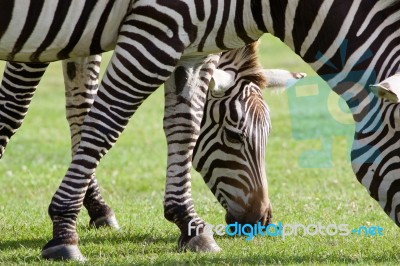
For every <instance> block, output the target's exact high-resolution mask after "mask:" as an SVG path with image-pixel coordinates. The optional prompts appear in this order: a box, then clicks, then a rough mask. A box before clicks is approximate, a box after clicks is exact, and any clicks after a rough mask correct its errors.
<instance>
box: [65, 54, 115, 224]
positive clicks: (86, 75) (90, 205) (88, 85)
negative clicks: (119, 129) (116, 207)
mask: <svg viewBox="0 0 400 266" xmlns="http://www.w3.org/2000/svg"><path fill="white" fill-rule="evenodd" d="M100 63H101V55H92V56H88V57H82V58H73V59H67V60H63V62H62V66H63V74H64V83H65V99H66V116H67V120H68V124H69V127H70V131H71V151H72V155H74V154H75V153H76V150H77V149H78V146H79V142H80V139H81V126H82V123H83V119H84V118H85V116H86V115H87V113H88V112H89V109H90V107H91V106H92V104H93V100H94V97H95V96H96V94H97V90H98V86H99V74H100ZM83 205H84V206H85V208H86V209H87V211H88V213H89V216H90V223H89V224H90V225H91V226H93V227H95V228H98V227H111V228H114V229H119V225H118V222H117V219H116V218H115V214H114V212H113V211H112V209H111V208H110V207H109V206H108V205H107V204H106V203H105V201H104V199H103V198H102V196H101V194H100V188H99V185H98V183H97V180H96V177H95V176H94V175H93V177H92V179H91V182H90V184H89V187H88V190H87V192H86V195H85V198H84V201H83Z"/></svg>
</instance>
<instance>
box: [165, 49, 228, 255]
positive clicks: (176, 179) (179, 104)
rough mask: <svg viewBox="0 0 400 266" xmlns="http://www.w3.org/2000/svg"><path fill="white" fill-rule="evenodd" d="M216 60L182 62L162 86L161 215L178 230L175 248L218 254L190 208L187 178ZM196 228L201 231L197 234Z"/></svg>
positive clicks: (215, 58) (212, 58)
mask: <svg viewBox="0 0 400 266" xmlns="http://www.w3.org/2000/svg"><path fill="white" fill-rule="evenodd" d="M218 59H219V56H218V55H213V56H208V57H206V58H200V59H193V58H187V59H185V60H183V59H182V60H181V62H180V65H179V66H178V67H177V68H176V70H175V72H174V74H173V75H172V76H171V78H170V79H169V80H168V81H167V82H166V84H165V86H164V87H165V114H164V131H165V135H166V138H167V143H168V162H167V164H168V166H167V180H166V188H165V199H164V215H165V218H166V219H167V220H169V221H171V222H173V223H175V224H176V225H177V226H178V228H179V229H180V231H181V236H180V238H179V241H178V246H179V248H180V249H183V250H185V249H189V250H192V251H198V252H216V251H219V250H220V247H219V246H218V245H217V243H216V242H215V240H214V238H213V236H212V235H209V234H205V233H203V232H202V231H203V228H204V225H205V222H204V221H203V220H202V219H201V218H200V217H199V216H198V215H197V213H196V211H195V209H194V206H193V200H192V194H191V176H190V170H191V167H192V154H193V148H194V147H195V144H196V140H197V138H198V135H199V131H200V122H201V118H202V116H203V107H204V103H205V100H206V97H207V89H208V83H209V81H210V79H211V77H212V72H213V71H214V69H215V65H216V64H217V63H218ZM196 228H200V230H198V231H197V232H196ZM196 233H199V235H196Z"/></svg>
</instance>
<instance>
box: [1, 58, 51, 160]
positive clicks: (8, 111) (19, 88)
mask: <svg viewBox="0 0 400 266" xmlns="http://www.w3.org/2000/svg"><path fill="white" fill-rule="evenodd" d="M47 66H48V64H21V63H12V62H7V64H6V68H5V69H4V75H3V80H2V82H1V88H0V158H1V157H3V154H4V151H5V148H6V146H7V144H8V142H9V141H10V138H11V137H12V136H13V135H14V134H15V132H16V131H17V130H18V128H19V127H20V126H21V124H22V121H23V120H24V118H25V115H26V113H27V112H28V108H29V104H30V102H31V100H32V97H33V95H34V94H35V91H36V87H37V85H38V84H39V82H40V80H41V78H42V76H43V74H44V72H45V71H46V68H47Z"/></svg>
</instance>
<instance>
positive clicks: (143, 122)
mask: <svg viewBox="0 0 400 266" xmlns="http://www.w3.org/2000/svg"><path fill="white" fill-rule="evenodd" d="M260 49H261V51H260V54H261V61H262V64H263V65H264V66H265V67H269V68H287V69H290V70H296V71H303V72H307V73H308V75H309V76H308V78H307V79H306V80H304V81H302V82H301V83H300V84H298V85H297V86H296V87H292V88H291V89H290V90H289V91H288V92H285V93H282V94H279V95H277V94H271V93H269V92H265V100H266V102H267V103H268V104H269V106H270V109H271V113H272V124H273V130H272V134H271V136H270V138H269V143H268V156H267V165H268V169H267V175H268V182H269V192H270V197H271V200H272V203H273V207H274V222H275V223H277V222H282V223H283V224H294V223H301V224H304V225H309V224H318V223H321V224H322V225H328V224H348V225H349V228H351V229H352V228H356V227H359V226H362V225H365V226H377V225H379V226H380V227H382V228H384V230H383V234H384V235H383V236H375V237H373V236H358V235H354V234H351V235H349V236H347V237H344V236H296V237H294V236H289V237H287V238H286V239H284V240H283V239H282V238H279V237H256V238H255V239H253V240H252V241H246V240H245V239H244V238H243V237H235V238H232V237H228V236H224V237H216V241H217V242H218V244H219V245H220V246H221V248H222V249H223V251H222V252H221V253H219V254H195V253H190V252H188V253H180V252H178V250H177V239H178V236H179V231H178V229H177V227H176V226H175V225H174V224H171V223H169V222H168V221H166V220H165V219H164V218H163V206H162V201H163V192H164V184H165V168H166V153H167V152H166V142H165V139H164V133H163V130H162V117H163V90H162V88H160V89H159V90H158V91H157V92H155V93H154V94H153V95H152V96H151V97H150V98H149V99H148V100H147V101H146V102H145V103H144V104H143V106H142V107H141V108H140V109H139V111H138V112H137V113H136V115H135V116H134V118H133V119H132V120H131V122H130V124H129V126H128V128H127V129H126V130H125V132H124V133H123V135H122V136H121V138H120V139H119V141H118V143H117V144H116V146H115V147H114V148H113V149H112V150H111V151H110V152H109V153H108V155H107V156H106V157H105V158H104V159H103V160H102V162H101V164H100V166H99V168H98V171H97V173H98V180H99V183H100V184H101V186H102V193H103V195H104V197H105V199H106V200H107V202H108V203H109V204H110V205H111V206H112V208H113V209H114V211H115V212H116V214H117V218H118V220H119V223H120V225H121V227H122V230H121V231H119V232H113V231H111V230H107V229H101V230H92V229H89V228H88V226H87V225H88V222H89V219H88V215H87V213H86V211H85V210H83V211H82V212H81V215H80V217H79V220H78V233H79V235H80V248H81V251H82V252H83V254H84V255H85V256H86V257H87V258H88V259H89V261H88V264H89V265H129V264H173V265H180V264H195V265H204V264H215V265H241V264H284V265H286V264H291V265H294V264H295V265H297V264H303V265H309V264H359V265H368V264H369V265H377V264H385V265H387V264H393V265H398V263H399V260H400V255H399V254H400V253H399V251H400V243H399V241H398V239H399V237H400V231H399V229H398V228H397V227H396V226H395V225H394V223H393V222H392V221H391V220H390V219H389V218H388V217H387V216H386V215H385V214H384V212H383V211H382V210H381V208H380V207H379V206H378V204H377V203H376V202H375V201H374V200H373V199H372V198H370V197H369V195H368V193H367V192H366V190H365V189H364V187H363V186H362V185H360V184H359V183H358V181H357V180H356V179H355V177H354V175H353V173H352V170H351V166H350V162H349V160H348V147H349V145H350V142H349V140H350V139H352V131H353V126H352V124H351V123H350V122H349V119H348V115H347V113H346V110H345V108H343V104H342V103H340V102H339V103H338V101H337V97H335V96H334V95H333V94H330V93H329V90H328V89H327V88H326V86H325V85H324V84H323V83H322V82H321V80H320V79H318V78H317V77H316V75H315V74H314V72H313V71H312V70H311V69H310V68H309V67H308V66H307V65H305V64H304V63H303V62H302V61H301V59H299V58H298V57H297V56H296V55H294V54H293V53H292V52H290V51H288V49H287V48H285V47H284V46H283V45H282V44H281V43H280V42H279V41H277V40H275V39H272V38H271V37H265V38H264V39H263V41H262V45H261V47H260ZM2 66H3V65H2ZM63 94H64V90H63V80H62V75H61V65H60V63H53V64H52V65H51V67H50V68H49V69H48V72H47V73H46V75H45V79H43V81H42V82H41V84H40V87H39V89H38V91H37V94H36V95H35V98H34V99H33V102H32V105H31V109H30V111H29V113H28V115H27V118H26V120H25V122H24V124H23V126H22V127H21V129H20V130H19V132H18V133H17V134H16V136H14V138H13V139H12V141H11V142H10V144H9V146H8V147H7V151H6V153H5V156H4V158H3V159H1V161H0V265H23V264H29V265H47V264H61V263H60V262H50V261H45V260H42V259H41V258H40V250H41V247H42V246H43V245H44V244H45V243H46V242H47V241H48V240H49V239H50V238H51V232H52V231H51V230H52V227H51V222H50V219H49V218H48V216H47V207H48V204H49V202H50V199H51V197H52V195H53V193H54V192H55V190H56V189H57V187H58V185H59V183H60V181H61V178H62V177H63V175H64V173H65V171H66V169H67V167H68V164H69V162H70V150H69V144H70V143H69V129H68V126H67V123H66V120H65V111H64V101H65V100H64V96H63ZM193 197H194V201H195V206H196V209H197V212H198V213H199V214H200V215H201V216H202V217H203V218H204V219H205V220H206V221H207V222H209V223H211V224H220V223H224V215H225V213H224V211H223V209H222V208H221V207H220V206H219V204H218V203H217V201H216V199H215V198H214V196H213V195H212V194H211V193H210V192H209V190H208V188H207V187H206V185H205V184H204V182H203V181H202V179H201V177H200V176H199V175H198V174H196V173H194V174H193ZM396 239H397V240H396ZM69 264H74V263H69Z"/></svg>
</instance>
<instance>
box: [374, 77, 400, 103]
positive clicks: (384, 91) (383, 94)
mask: <svg viewBox="0 0 400 266" xmlns="http://www.w3.org/2000/svg"><path fill="white" fill-rule="evenodd" d="M370 88H371V91H372V92H373V93H374V94H375V95H376V96H378V97H379V98H382V99H386V100H389V101H391V102H393V103H398V102H400V73H397V74H395V75H393V76H390V77H388V78H387V79H385V80H384V81H382V82H380V83H378V84H375V85H371V86H370Z"/></svg>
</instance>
